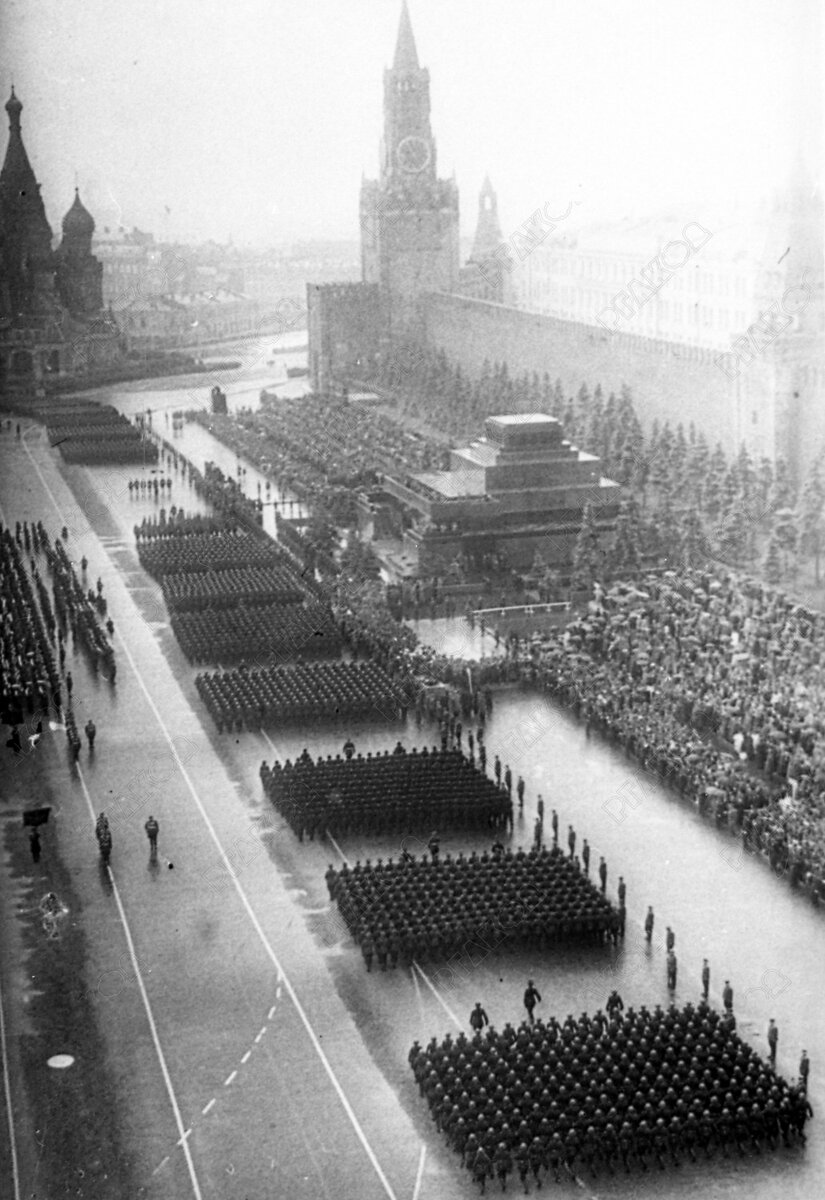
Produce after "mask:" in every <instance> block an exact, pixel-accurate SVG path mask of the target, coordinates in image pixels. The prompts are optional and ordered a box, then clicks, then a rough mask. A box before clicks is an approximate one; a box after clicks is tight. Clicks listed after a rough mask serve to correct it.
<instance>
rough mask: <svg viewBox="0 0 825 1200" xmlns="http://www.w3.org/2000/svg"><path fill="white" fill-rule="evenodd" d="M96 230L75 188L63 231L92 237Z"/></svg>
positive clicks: (73, 234)
mask: <svg viewBox="0 0 825 1200" xmlns="http://www.w3.org/2000/svg"><path fill="white" fill-rule="evenodd" d="M7 107H8V106H7ZM94 231H95V222H94V218H93V217H92V214H91V213H90V212H89V210H88V209H87V208H85V207H84V206H83V203H82V201H81V199H80V193H79V191H78V190H77V188H75V190H74V203H73V204H72V207H71V208H70V209H69V211H68V212H67V213H66V215H65V217H64V218H63V233H64V235H67V236H68V237H91V236H92V234H93V233H94Z"/></svg>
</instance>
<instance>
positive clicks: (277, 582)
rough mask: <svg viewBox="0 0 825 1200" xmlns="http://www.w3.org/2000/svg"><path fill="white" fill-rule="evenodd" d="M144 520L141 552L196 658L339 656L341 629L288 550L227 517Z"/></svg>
mask: <svg viewBox="0 0 825 1200" xmlns="http://www.w3.org/2000/svg"><path fill="white" fill-rule="evenodd" d="M161 515H162V519H161V520H160V521H159V522H144V523H143V525H142V526H136V528H135V536H136V538H137V543H138V556H139V558H140V561H141V564H142V565H143V566H144V568H145V569H146V570H147V571H148V572H149V573H150V574H151V575H153V576H154V577H155V578H156V579H159V580H160V584H161V588H162V591H163V596H164V599H165V601H166V604H167V607H168V608H169V611H170V613H171V614H172V630H173V632H174V634H175V636H176V637H177V639H178V641H179V643H180V646H181V649H182V650H183V652H184V654H185V655H186V656H187V658H188V659H189V661H190V662H195V663H214V662H238V661H241V660H244V659H249V658H253V659H255V660H256V661H258V662H260V661H262V660H264V661H268V660H275V661H284V660H287V659H301V658H319V657H332V656H337V655H338V654H340V651H341V643H342V639H341V634H340V631H339V629H338V627H337V625H336V623H335V621H334V619H333V616H332V612H331V610H330V608H329V606H328V605H326V604H323V603H321V602H320V601H319V600H318V599H317V597H316V596H315V594H314V593H313V592H312V591H311V590H310V589H308V588H307V587H306V586H305V585H304V583H303V581H302V580H301V578H300V576H299V575H298V573H297V572H296V570H295V568H294V565H293V564H292V562H291V560H290V559H289V558H288V556H287V555H286V554H285V553H284V551H283V550H282V549H279V547H278V546H277V545H276V544H275V543H274V542H272V541H271V540H270V539H269V538H267V537H265V536H264V535H262V534H260V533H259V532H253V531H251V530H248V529H243V528H241V527H240V525H239V523H238V522H232V521H231V520H229V519H227V518H225V517H212V518H205V517H197V518H192V517H190V518H187V519H185V520H183V521H181V520H179V519H172V520H166V519H165V514H163V513H162V514H161Z"/></svg>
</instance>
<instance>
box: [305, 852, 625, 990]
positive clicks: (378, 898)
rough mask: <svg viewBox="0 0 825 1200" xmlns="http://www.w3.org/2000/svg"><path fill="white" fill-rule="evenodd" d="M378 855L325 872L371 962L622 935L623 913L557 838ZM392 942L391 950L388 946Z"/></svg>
mask: <svg viewBox="0 0 825 1200" xmlns="http://www.w3.org/2000/svg"><path fill="white" fill-rule="evenodd" d="M429 848H430V855H431V857H427V856H426V855H424V856H422V857H420V858H414V857H413V856H412V855H410V854H409V853H405V854H404V856H403V858H402V860H401V861H400V862H394V861H393V860H392V859H390V860H389V861H388V862H386V863H384V862H382V861H381V860H380V859H379V860H378V862H377V863H375V864H372V863H370V862H369V860H368V861H367V862H366V863H365V864H364V865H363V866H362V865H361V864H360V863H356V864H355V866H354V867H352V868H350V867H349V866H348V865H347V864H346V863H344V864H343V866H342V867H341V869H340V870H339V871H334V870H333V869H332V868H330V870H329V871H328V872H327V885H328V887H329V890H330V895H331V896H332V898H333V899H334V900H335V901H336V902H337V904H338V908H339V910H340V913H341V916H342V917H343V919H344V921H345V922H346V924H347V928H348V929H349V931H350V933H351V934H352V936H353V938H354V939H355V940H356V941H357V942H358V944H359V945H360V947H361V952H362V954H363V955H364V959H365V962H366V965H367V968H368V969H370V968H371V966H372V955H373V954H375V955H376V956H377V957H378V962H379V965H380V966H381V967H382V969H383V968H384V967H386V965H387V955H388V956H389V965H390V966H396V965H397V964H398V962H399V959H400V961H401V962H402V964H403V965H406V966H409V965H410V963H411V962H412V961H413V960H415V961H418V962H422V961H423V962H428V961H429V962H438V961H440V960H441V959H442V958H445V957H449V956H450V955H451V954H453V953H455V952H458V951H460V950H461V949H462V948H463V947H464V946H466V945H467V944H469V943H472V944H473V947H474V949H475V948H476V947H480V948H481V949H482V950H484V949H486V951H487V952H488V953H492V952H495V951H497V950H500V949H503V948H515V947H524V948H528V949H530V950H534V951H536V950H541V951H546V950H548V949H549V948H550V947H552V946H555V945H558V944H561V943H567V942H571V941H574V942H590V943H601V942H603V941H604V940H605V939H606V938H608V937H618V936H619V930H620V926H619V915H618V912H617V910H616V909H615V908H614V907H613V905H612V904H611V903H610V901H609V900H608V899H607V897H606V896H605V895H604V894H603V893H602V892H600V891H599V890H598V889H597V888H596V887H595V886H594V885H593V883H592V882H591V880H590V879H589V877H588V876H587V875H586V874H585V873H584V872H583V871H582V870H581V868H580V867H579V866H578V865H577V864H576V862H575V861H574V860H573V858H572V857H570V858H566V857H564V855H563V854H562V852H561V850H560V849H559V848H558V846H555V845H554V846H553V847H552V848H551V849H549V850H548V849H546V848H544V847H539V846H536V847H534V848H533V849H532V850H531V851H530V852H529V853H527V852H525V851H524V850H522V849H519V850H516V851H515V852H513V850H511V849H509V848H508V849H505V847H504V846H503V845H502V844H501V843H500V842H499V843H496V845H495V846H494V847H493V849H492V851H485V852H484V853H483V854H481V855H479V854H477V853H476V852H475V851H473V853H472V854H470V855H469V857H465V855H464V854H463V853H461V854H459V855H458V857H457V858H453V857H452V856H451V855H450V854H447V855H445V856H444V857H443V858H442V857H441V856H440V852H439V843H438V839H437V836H433V838H431V840H430V842H429ZM385 949H386V953H385Z"/></svg>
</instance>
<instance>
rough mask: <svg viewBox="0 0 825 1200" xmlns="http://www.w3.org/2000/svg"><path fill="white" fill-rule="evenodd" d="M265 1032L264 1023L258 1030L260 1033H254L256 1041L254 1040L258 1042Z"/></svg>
mask: <svg viewBox="0 0 825 1200" xmlns="http://www.w3.org/2000/svg"><path fill="white" fill-rule="evenodd" d="M265 1033H266V1025H264V1027H263V1029H262V1030H261V1031H260V1033H258V1034H256V1035H255V1041H256V1042H259V1041H260V1040H261V1038H262V1037H263V1036H264V1034H265Z"/></svg>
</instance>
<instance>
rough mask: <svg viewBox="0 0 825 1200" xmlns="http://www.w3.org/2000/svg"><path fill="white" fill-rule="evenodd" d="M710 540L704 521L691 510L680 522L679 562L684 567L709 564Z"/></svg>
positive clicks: (694, 510)
mask: <svg viewBox="0 0 825 1200" xmlns="http://www.w3.org/2000/svg"><path fill="white" fill-rule="evenodd" d="M708 552H709V547H708V539H707V535H706V534H705V530H704V527H703V525H702V519H701V517H700V516H699V513H698V512H697V511H696V509H694V508H689V509H688V510H687V512H686V513H685V515H684V517H683V518H682V520H681V521H680V522H679V560H680V563H681V565H682V566H683V567H698V566H701V565H702V564H703V563H705V562H707V559H708Z"/></svg>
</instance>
